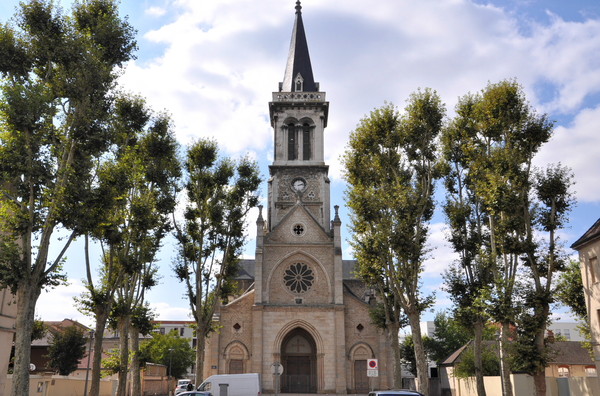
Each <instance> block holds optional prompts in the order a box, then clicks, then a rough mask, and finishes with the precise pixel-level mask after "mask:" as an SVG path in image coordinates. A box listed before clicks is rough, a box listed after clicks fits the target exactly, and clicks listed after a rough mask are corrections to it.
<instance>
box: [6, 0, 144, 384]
mask: <svg viewBox="0 0 600 396" xmlns="http://www.w3.org/2000/svg"><path fill="white" fill-rule="evenodd" d="M12 21H13V22H9V23H6V24H0V257H1V258H0V286H4V287H9V288H10V289H11V291H12V292H13V293H20V295H21V296H23V297H24V298H30V300H31V301H30V302H31V303H30V304H25V305H27V306H28V307H30V308H28V310H31V311H33V310H34V308H35V302H36V300H37V298H38V296H39V292H40V290H41V289H42V288H44V287H47V286H53V285H56V284H57V283H59V282H61V281H62V280H63V279H64V277H62V276H61V275H60V270H61V268H60V266H61V263H62V260H63V257H64V254H65V251H66V250H67V248H68V247H69V245H70V243H71V241H72V240H73V239H74V238H75V237H76V236H77V235H80V234H81V233H82V232H84V230H85V229H88V228H89V227H91V224H89V223H90V221H91V219H90V217H89V216H87V213H89V212H90V211H91V208H90V204H92V203H94V201H93V200H90V196H92V195H93V192H92V189H93V188H94V186H95V184H94V183H92V182H91V179H93V177H94V175H95V170H96V169H95V167H96V164H97V163H98V162H99V161H101V160H102V159H103V158H105V156H106V155H107V151H108V149H109V147H111V146H112V145H113V144H114V143H115V135H114V134H113V130H112V129H110V128H108V127H107V125H108V123H109V121H110V117H111V115H112V112H111V109H112V107H113V105H114V98H115V94H114V93H115V91H116V82H117V77H118V72H119V67H120V66H122V65H123V64H124V63H125V62H127V61H128V60H130V59H132V58H133V54H132V51H133V50H134V49H135V47H136V44H135V40H134V31H133V29H132V28H131V26H130V25H129V23H128V22H127V20H126V19H122V18H121V17H120V16H119V15H118V10H117V3H116V1H112V0H90V1H85V2H75V4H74V5H73V9H72V12H71V15H69V14H67V13H63V11H62V10H61V9H60V8H59V7H57V6H56V2H55V1H52V0H32V1H28V2H22V3H21V4H20V8H19V10H18V11H17V14H16V15H15V17H14V18H13V19H12ZM101 202H102V200H101V199H99V200H97V201H96V202H95V204H98V203H101ZM92 219H93V220H97V219H102V216H96V217H93V218H92ZM57 228H58V229H60V228H62V229H64V230H66V234H67V235H68V236H67V237H66V238H63V239H62V241H61V242H60V243H62V244H63V246H62V247H61V246H58V248H55V249H52V250H51V249H50V245H51V243H52V244H56V243H58V242H57V239H56V238H53V233H54V232H55V231H56V230H57ZM51 251H54V252H59V253H58V254H57V255H56V256H55V257H51V256H50V252H51ZM17 316H18V317H19V318H18V320H17V323H27V320H32V318H33V312H24V310H21V311H20V312H18V313H17ZM29 325H30V324H29ZM29 325H27V326H26V328H29ZM26 333H27V332H26V331H25V329H22V328H17V337H16V341H15V379H14V381H13V387H14V389H13V390H12V392H13V394H25V393H26V392H27V384H28V375H29V372H28V370H29V367H28V362H29V360H28V358H26V357H25V355H26V354H28V353H29V348H28V347H27V344H28V343H29V342H30V339H31V338H30V334H26Z"/></svg>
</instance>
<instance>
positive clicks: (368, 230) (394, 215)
mask: <svg viewBox="0 0 600 396" xmlns="http://www.w3.org/2000/svg"><path fill="white" fill-rule="evenodd" d="M405 112H406V114H405V115H404V116H400V114H399V113H398V111H397V110H396V108H395V107H394V106H393V105H391V104H388V105H385V106H383V107H381V108H379V109H376V110H374V111H372V112H371V114H370V116H369V117H367V118H364V119H363V120H361V122H360V123H359V125H358V127H357V129H356V130H355V131H354V132H352V133H351V135H350V142H349V145H348V148H347V149H346V152H345V153H344V157H343V162H344V165H345V167H346V171H345V177H346V180H347V181H348V184H349V187H348V190H347V195H348V205H349V207H350V209H351V228H352V231H353V233H354V236H353V241H352V242H351V244H352V246H353V248H354V251H355V255H356V258H357V260H358V268H357V273H358V275H359V276H360V277H362V279H364V280H365V281H366V282H367V283H369V284H371V285H373V286H375V287H376V288H377V289H378V290H379V291H380V292H383V293H386V294H387V297H385V296H384V297H383V300H384V301H390V302H391V306H394V305H397V306H399V307H401V308H402V311H403V312H404V313H405V314H406V316H407V317H408V321H409V323H410V327H411V333H412V340H413V343H414V350H415V356H416V364H417V374H418V378H419V387H420V391H421V392H422V393H425V394H429V382H428V369H427V360H426V356H425V349H424V346H423V340H422V337H421V330H420V317H421V312H422V311H423V310H424V309H426V308H427V307H428V306H429V305H430V304H431V302H432V298H430V297H426V296H422V295H421V293H420V288H419V286H420V273H421V272H422V269H423V261H424V259H425V256H426V252H427V249H426V241H427V231H428V227H427V225H428V222H429V220H430V219H431V216H432V215H433V208H434V204H433V190H434V181H435V179H436V176H437V172H436V162H437V152H436V144H437V136H438V134H439V132H440V130H441V127H442V122H443V118H444V114H445V109H444V107H443V105H442V103H441V101H440V99H439V97H438V95H437V94H436V93H435V92H433V91H431V90H425V91H419V92H417V93H414V94H413V95H412V96H411V97H410V99H409V102H408V105H407V106H406V108H405ZM390 312H391V311H390ZM394 314H395V315H399V312H394ZM394 320H395V323H399V322H400V320H399V317H396V318H394ZM393 331H394V332H395V331H396V330H393ZM391 334H392V337H394V336H397V333H396V335H394V334H393V332H392V333H391ZM396 356H397V355H396ZM399 364H400V363H399V362H398V361H396V367H398V366H399ZM396 381H397V379H396ZM395 384H397V382H395Z"/></svg>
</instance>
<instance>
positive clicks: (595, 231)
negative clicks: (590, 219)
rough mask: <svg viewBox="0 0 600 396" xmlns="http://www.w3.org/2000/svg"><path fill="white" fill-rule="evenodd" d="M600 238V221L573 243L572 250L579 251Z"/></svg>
mask: <svg viewBox="0 0 600 396" xmlns="http://www.w3.org/2000/svg"><path fill="white" fill-rule="evenodd" d="M598 238H600V219H598V220H596V222H595V223H594V225H593V226H591V227H590V228H589V230H587V231H586V232H585V233H584V234H583V235H582V236H581V237H580V238H579V239H578V240H576V241H575V242H573V244H572V245H571V249H575V250H579V248H580V247H582V246H583V245H585V244H586V243H588V242H591V241H593V240H595V239H598Z"/></svg>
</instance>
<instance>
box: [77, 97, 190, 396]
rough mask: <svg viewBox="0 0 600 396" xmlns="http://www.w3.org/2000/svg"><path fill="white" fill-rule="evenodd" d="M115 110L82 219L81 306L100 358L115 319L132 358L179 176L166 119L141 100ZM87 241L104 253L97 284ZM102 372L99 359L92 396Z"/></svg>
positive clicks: (122, 101)
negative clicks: (137, 320) (135, 321)
mask: <svg viewBox="0 0 600 396" xmlns="http://www.w3.org/2000/svg"><path fill="white" fill-rule="evenodd" d="M111 110H112V111H111V114H112V117H111V118H110V120H109V122H108V123H107V129H110V130H112V131H113V133H114V135H115V136H116V137H115V143H114V144H113V145H112V146H111V147H110V150H109V151H108V153H107V154H106V155H105V158H104V159H103V161H102V162H100V163H99V164H98V165H97V171H96V172H95V175H96V178H95V179H93V180H90V184H91V185H92V187H91V190H90V191H91V193H90V194H89V196H88V198H87V201H86V202H87V203H89V204H88V205H86V208H87V211H86V212H85V216H86V218H87V219H91V220H88V221H87V222H86V223H85V224H82V232H83V233H85V236H86V245H85V257H86V273H87V282H86V289H87V291H86V293H85V294H84V295H83V296H82V297H81V298H80V299H79V303H80V309H81V310H82V311H83V312H85V313H86V314H90V315H92V316H94V318H95V320H96V331H95V334H96V340H95V348H97V349H96V350H101V348H102V336H103V334H104V329H105V327H106V323H107V320H108V319H109V316H110V315H111V314H113V315H117V317H116V318H113V319H115V320H116V321H117V322H119V321H120V326H121V327H120V328H119V335H120V337H121V342H122V344H123V345H121V349H120V350H121V351H122V353H124V354H127V353H129V348H128V346H127V345H128V340H129V337H128V335H129V332H130V327H129V323H130V319H131V317H132V315H134V313H135V312H136V310H140V309H141V310H143V307H144V296H145V292H146V290H147V289H148V288H150V287H152V286H153V285H154V284H155V283H156V282H157V280H156V268H155V264H154V259H155V256H156V253H157V251H158V249H159V248H160V246H161V241H162V238H163V237H164V236H165V235H166V234H167V233H168V232H169V230H170V222H169V216H170V213H171V212H172V210H173V208H174V207H175V194H176V192H177V188H178V187H177V182H178V180H179V177H180V174H181V170H180V165H179V161H178V159H177V150H178V145H177V142H176V140H175V137H174V134H173V131H172V127H171V121H170V119H169V117H168V116H167V115H166V114H162V113H159V114H154V113H153V112H152V111H151V109H149V108H148V106H147V105H146V103H145V101H144V100H143V99H142V98H140V97H137V96H130V95H119V96H118V98H117V99H116V100H115V102H114V105H113V107H112V108H111ZM94 219H97V220H94ZM90 237H91V238H92V239H93V240H95V241H97V242H98V243H99V244H100V246H101V248H102V257H101V258H100V263H101V265H100V270H99V275H100V276H99V279H98V280H94V278H93V276H92V266H91V260H90V257H89V239H90ZM134 329H135V328H134ZM144 331H146V332H147V330H144ZM137 337H138V335H135V337H134V338H135V339H137ZM132 340H133V338H132ZM121 361H124V362H127V361H128V358H126V357H125V358H123V359H122V360H121ZM134 362H135V360H134ZM100 364H101V359H100V355H99V354H98V356H96V355H94V362H93V366H92V381H91V387H90V395H91V396H97V394H98V392H99V384H100V383H99V381H100ZM123 371H124V372H123V373H121V374H120V376H121V377H122V382H120V388H119V392H124V387H125V385H126V382H125V380H124V379H125V375H126V372H127V366H124V367H123ZM133 383H134V384H135V381H134V382H133Z"/></svg>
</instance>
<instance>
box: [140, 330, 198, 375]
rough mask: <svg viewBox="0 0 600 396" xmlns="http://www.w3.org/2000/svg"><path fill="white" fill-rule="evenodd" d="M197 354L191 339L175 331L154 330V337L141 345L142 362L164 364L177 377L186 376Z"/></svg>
mask: <svg viewBox="0 0 600 396" xmlns="http://www.w3.org/2000/svg"><path fill="white" fill-rule="evenodd" d="M195 355H196V354H195V351H194V350H193V349H192V347H191V346H190V341H189V339H186V338H181V337H180V336H179V335H178V334H177V332H175V331H171V332H169V333H167V334H160V333H157V332H154V333H152V339H151V340H148V341H144V342H143V343H142V345H141V347H140V360H141V362H142V364H145V363H149V362H151V363H156V364H163V365H165V366H167V367H169V368H170V373H171V375H172V376H173V377H175V378H182V377H183V376H185V374H186V373H187V369H188V367H190V366H191V365H192V364H193V363H194V359H195Z"/></svg>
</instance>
